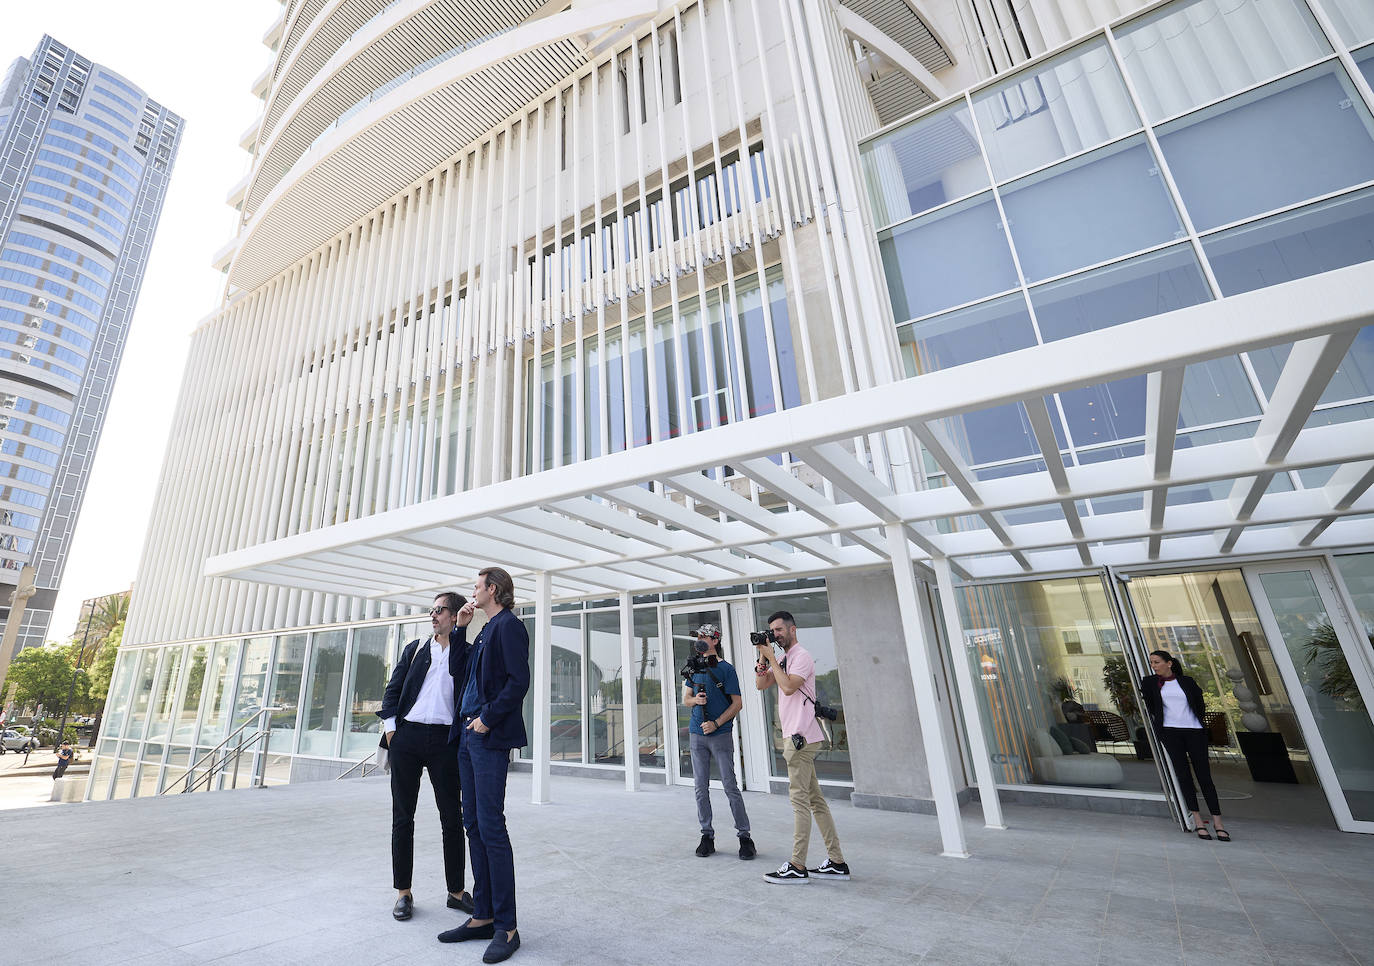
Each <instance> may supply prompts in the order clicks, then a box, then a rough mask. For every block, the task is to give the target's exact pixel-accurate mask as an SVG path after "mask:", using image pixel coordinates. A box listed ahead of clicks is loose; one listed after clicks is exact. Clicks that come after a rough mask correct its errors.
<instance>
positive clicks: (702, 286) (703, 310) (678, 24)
mask: <svg viewBox="0 0 1374 966" xmlns="http://www.w3.org/2000/svg"><path fill="white" fill-rule="evenodd" d="M703 6H704V4H703V5H699V6H698V8H697V9H698V10H701V9H702V7H703ZM702 26H703V29H704V27H705V24H703V25H702ZM673 29H674V30H675V31H676V32H677V36H678V44H677V50H678V56H677V62H676V63H674V64H673V69H674V70H675V71H677V73H678V85H679V86H680V87H681V86H684V85H683V84H682V12H681V11H680V10H677V9H674V11H673ZM709 75H710V72H709V71H707V76H708V77H709ZM706 83H707V94H706V103H707V105H708V114H707V118H708V121H709V125H708V126H709V127H710V129H711V157H712V161H713V163H714V166H715V172H716V183H717V185H718V186H719V188H720V189H722V193H723V189H724V187H725V173H724V171H722V170H721V164H720V138H719V136H718V135H717V134H716V117H715V107H714V105H712V104H711V101H712V98H713V97H714V92H713V91H712V90H711V88H710V81H709V80H708V81H707V82H706ZM691 101H692V99H691V98H690V97H687V96H686V95H685V94H684V96H683V98H682V104H681V105H679V113H680V114H681V115H682V143H683V145H685V146H686V150H687V152H688V156H687V186H688V191H689V192H690V193H691V196H692V200H693V203H694V204H695V203H696V202H698V201H699V198H698V195H699V194H700V191H699V188H698V184H699V182H698V181H697V179H696V159H695V158H694V157H692V155H691V150H692V125H691V115H690V113H689V108H688V105H689V104H690V103H691ZM741 150H744V149H743V148H742V149H741ZM720 216H721V218H720V220H724V217H725V215H724V211H723V210H722V211H721V212H720ZM722 238H724V235H723V234H722ZM692 252H693V254H694V255H695V256H696V277H697V317H698V319H699V320H700V329H701V347H702V360H703V367H704V369H705V375H706V386H707V393H708V397H707V404H708V406H709V407H710V408H709V413H710V420H711V426H712V427H715V426H721V425H723V424H724V420H722V419H721V418H720V417H721V413H720V387H718V386H717V385H716V352H715V346H713V345H712V344H711V320H710V318H709V316H708V314H707V306H708V299H707V288H706V262H705V260H704V259H703V257H702V251H701V231H700V229H699V228H696V227H695V226H694V230H693V231H692ZM722 255H723V258H724V259H726V260H728V259H730V258H732V257H733V256H732V255H731V253H730V251H729V246H728V245H726V246H725V251H724V252H723V253H722ZM722 308H724V306H722ZM724 321H725V320H724V318H722V319H721V322H722V332H723V331H724ZM686 391H687V392H689V393H690V391H691V388H690V386H689V387H688V388H687V390H686ZM688 409H689V411H690V413H691V416H692V420H693V423H695V421H696V408H695V407H694V406H692V405H691V404H690V403H689V406H688ZM696 428H700V427H696Z"/></svg>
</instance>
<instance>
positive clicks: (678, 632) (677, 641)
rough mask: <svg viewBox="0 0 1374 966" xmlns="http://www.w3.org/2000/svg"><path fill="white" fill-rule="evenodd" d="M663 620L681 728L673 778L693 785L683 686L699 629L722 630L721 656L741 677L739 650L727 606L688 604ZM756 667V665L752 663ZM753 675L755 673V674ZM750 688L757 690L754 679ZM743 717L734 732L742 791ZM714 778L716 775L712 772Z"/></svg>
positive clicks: (673, 609) (688, 718)
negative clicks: (741, 752) (733, 642)
mask: <svg viewBox="0 0 1374 966" xmlns="http://www.w3.org/2000/svg"><path fill="white" fill-rule="evenodd" d="M663 619H664V621H665V623H666V624H667V625H668V627H667V629H668V635H667V641H666V650H667V652H668V653H667V659H668V673H669V674H670V675H671V677H672V687H671V689H670V691H669V698H670V700H671V701H672V702H673V707H674V708H676V710H677V718H676V720H677V727H676V728H675V729H674V733H675V735H676V739H677V740H676V750H677V754H676V756H675V757H676V759H677V764H676V766H674V767H672V768H671V769H670V771H669V774H670V775H671V776H672V780H673V781H674V782H675V783H677V784H679V785H690V784H692V755H691V739H690V738H689V736H688V728H689V726H690V724H691V720H692V714H691V710H690V709H688V708H686V707H684V706H683V704H682V686H683V682H684V680H685V678H684V677H683V675H682V669H683V667H684V666H685V665H686V663H687V659H688V658H689V657H691V656H692V654H693V653H694V652H693V650H692V644H693V643H694V642H695V641H696V639H697V629H698V628H700V627H702V626H703V625H714V626H716V627H719V628H720V652H721V655H720V656H721V658H722V659H723V660H726V661H729V662H730V664H731V665H733V666H734V668H735V673H736V674H739V673H740V671H739V661H738V660H736V656H735V649H734V648H733V647H732V646H731V644H732V637H731V634H730V615H729V609H728V608H727V607H726V605H724V604H707V605H701V604H686V605H683V606H680V607H666V608H664V611H663ZM751 664H752V662H751ZM751 673H752V672H751ZM742 678H743V675H741V682H740V693H741V695H743V693H744V682H743V680H742ZM750 686H751V687H752V686H753V681H752V679H751V680H750ZM743 724H744V722H743V720H742V716H737V717H736V719H735V726H734V727H733V728H732V729H730V730H731V733H732V734H733V735H734V746H735V774H736V776H737V777H738V778H739V779H740V783H741V787H743V784H744V772H743V770H742V769H741V767H740V732H741V730H742V728H743ZM712 774H715V771H714V770H712ZM711 786H712V787H713V788H719V787H720V782H719V781H717V780H716V779H714V778H713V779H712V780H711Z"/></svg>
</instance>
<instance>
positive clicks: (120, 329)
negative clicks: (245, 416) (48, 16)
mask: <svg viewBox="0 0 1374 966" xmlns="http://www.w3.org/2000/svg"><path fill="white" fill-rule="evenodd" d="M181 132H182V121H181V119H180V118H178V117H177V116H176V115H175V114H173V113H171V112H170V111H168V110H167V109H166V108H164V107H162V106H161V105H160V104H158V103H157V102H156V101H153V100H150V99H149V98H148V96H147V95H146V94H145V93H144V92H143V91H142V90H140V89H139V88H138V87H136V86H134V85H133V84H132V83H130V82H129V81H128V80H126V79H125V78H123V77H121V76H120V75H119V74H116V73H114V72H113V71H111V70H109V69H107V68H105V67H102V66H101V65H99V64H94V63H92V62H91V61H89V60H87V59H86V58H84V57H81V56H80V55H79V54H77V53H75V52H74V51H72V50H70V49H68V48H67V47H65V46H63V45H62V44H60V43H58V42H57V41H55V40H54V39H52V38H51V37H44V38H43V39H42V41H41V42H40V43H39V44H38V48H37V49H36V50H35V51H34V53H33V57H32V58H31V59H28V60H25V59H23V58H20V59H19V60H17V61H15V62H14V64H13V65H11V67H10V68H9V71H8V72H7V73H6V75H5V79H4V83H3V85H0V605H6V604H10V602H11V598H12V597H13V596H15V595H14V593H13V592H14V591H15V589H16V588H19V594H18V595H17V596H18V597H19V598H21V599H25V600H24V605H23V613H22V618H19V619H18V620H17V621H16V623H17V624H18V628H17V630H18V633H17V637H16V638H15V641H14V645H13V648H12V651H11V653H6V654H0V665H3V664H4V663H7V662H8V660H9V658H10V657H12V656H13V653H14V652H17V651H18V650H19V649H21V648H23V647H26V646H30V645H35V644H41V643H43V641H44V639H45V638H46V636H47V633H48V622H49V619H50V617H51V614H52V605H53V600H54V598H55V597H56V595H57V590H58V586H59V584H60V583H61V580H62V571H63V568H64V567H65V566H66V561H67V547H68V544H69V542H70V540H71V535H72V530H73V529H74V528H75V526H76V518H77V514H78V513H79V512H80V509H81V501H82V497H83V495H84V492H85V488H86V480H87V476H88V474H89V472H90V467H91V461H92V459H93V457H94V455H95V448H96V444H97V443H98V442H99V439H100V429H101V424H102V423H103V421H104V417H105V409H106V406H107V405H108V404H109V400H110V392H111V390H112V388H113V386H114V379H115V375H116V373H117V371H118V368H119V359H120V355H121V353H122V352H123V349H124V341H125V338H126V336H127V335H128V331H129V320H130V316H131V315H132V314H133V309H134V305H135V303H136V302H137V300H138V291H139V286H140V285H141V284H142V280H143V272H144V268H145V266H146V265H147V261H148V252H149V249H150V247H151V246H152V240H153V232H154V230H155V229H156V228H157V222H158V216H159V215H160V214H161V210H162V201H163V197H164V195H165V194H166V191H167V181H168V178H169V177H170V175H171V171H172V162H173V160H174V159H175V157H176V152H177V146H178V143H179V142H180V139H181ZM24 585H31V586H32V593H30V592H29V591H28V589H27V588H26V587H25V586H24ZM15 606H16V607H18V606H19V605H18V603H16V604H15ZM9 614H10V608H9V607H6V606H0V621H3V620H5V619H6V618H8V617H9Z"/></svg>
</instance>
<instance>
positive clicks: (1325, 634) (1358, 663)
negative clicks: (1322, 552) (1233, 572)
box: [1245, 561, 1374, 832]
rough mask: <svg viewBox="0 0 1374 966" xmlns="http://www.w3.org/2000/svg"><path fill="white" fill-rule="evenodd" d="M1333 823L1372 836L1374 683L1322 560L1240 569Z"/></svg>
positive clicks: (1359, 640) (1373, 819)
mask: <svg viewBox="0 0 1374 966" xmlns="http://www.w3.org/2000/svg"><path fill="white" fill-rule="evenodd" d="M1245 578H1246V582H1247V583H1248V585H1249V587H1250V592H1251V595H1252V596H1253V598H1254V600H1255V605H1256V607H1257V609H1258V610H1259V615H1260V620H1261V621H1262V622H1263V624H1264V628H1265V632H1266V634H1267V635H1268V637H1269V640H1270V642H1271V644H1272V649H1273V653H1274V657H1275V660H1276V662H1277V664H1278V666H1279V670H1280V672H1281V673H1282V675H1283V677H1284V679H1285V681H1286V683H1287V685H1288V691H1289V694H1290V695H1291V697H1292V701H1293V706H1294V711H1295V712H1296V714H1297V716H1298V718H1299V720H1300V721H1301V723H1302V727H1303V731H1304V732H1305V734H1306V735H1307V739H1308V740H1307V744H1308V747H1309V749H1310V751H1311V754H1312V764H1313V766H1314V767H1315V768H1316V770H1317V774H1318V776H1319V777H1320V779H1321V784H1322V789H1323V791H1325V793H1326V797H1327V800H1328V802H1329V803H1330V805H1331V811H1332V813H1333V814H1334V815H1335V816H1336V824H1337V825H1338V826H1339V827H1340V828H1341V829H1343V830H1344V831H1347V832H1374V720H1371V718H1370V712H1369V706H1370V701H1371V700H1374V681H1371V679H1370V672H1369V668H1368V665H1367V664H1366V662H1365V660H1364V659H1363V656H1362V655H1361V653H1360V650H1359V647H1360V644H1361V637H1360V635H1358V634H1357V633H1356V632H1355V627H1354V625H1353V624H1352V623H1351V622H1350V620H1349V618H1348V617H1347V616H1346V614H1345V609H1344V607H1343V606H1342V605H1341V603H1340V601H1339V599H1338V597H1337V594H1336V590H1335V585H1334V583H1333V582H1332V580H1331V577H1330V575H1329V574H1328V573H1327V571H1326V567H1325V565H1324V564H1323V563H1321V562H1320V561H1311V562H1303V563H1294V562H1284V563H1279V564H1267V565H1262V566H1254V567H1246V568H1245Z"/></svg>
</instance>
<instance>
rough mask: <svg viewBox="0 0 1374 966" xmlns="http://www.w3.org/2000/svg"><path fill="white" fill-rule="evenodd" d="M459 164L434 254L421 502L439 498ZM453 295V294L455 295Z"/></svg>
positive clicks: (451, 175) (448, 185)
mask: <svg viewBox="0 0 1374 966" xmlns="http://www.w3.org/2000/svg"><path fill="white" fill-rule="evenodd" d="M457 176H458V164H457V162H452V163H450V164H449V166H448V167H447V168H446V169H445V170H444V212H443V214H442V215H441V216H440V219H439V228H438V231H439V250H438V253H437V254H436V256H435V257H436V264H435V266H434V286H433V287H434V313H435V315H436V316H437V321H436V323H435V325H434V333H433V337H432V338H431V340H430V348H429V358H428V360H427V365H426V369H427V372H428V377H429V419H428V420H427V421H426V422H427V426H426V428H425V434H424V436H425V439H424V459H422V460H421V462H420V499H421V500H425V501H427V500H432V499H434V497H435V496H437V495H438V493H437V491H438V489H439V487H438V477H437V476H436V472H437V470H438V466H439V452H438V449H437V448H436V444H438V443H440V440H439V439H438V433H439V431H440V430H439V426H440V414H439V399H440V393H439V383H440V381H441V378H442V377H443V375H444V373H445V372H446V371H447V369H448V367H447V366H445V365H444V360H445V358H446V356H447V346H448V334H449V330H450V327H451V325H452V322H453V314H454V310H456V309H457V305H455V304H452V302H456V299H453V300H452V301H451V304H450V306H449V308H448V309H445V308H444V274H445V271H446V269H447V267H448V265H449V263H450V261H451V259H450V256H449V239H450V238H452V239H453V241H454V243H456V242H457V240H458V235H457V224H456V222H455V217H456V216H455V212H456V211H457V197H456V196H457V187H458V181H457ZM455 294H456V293H455Z"/></svg>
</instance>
